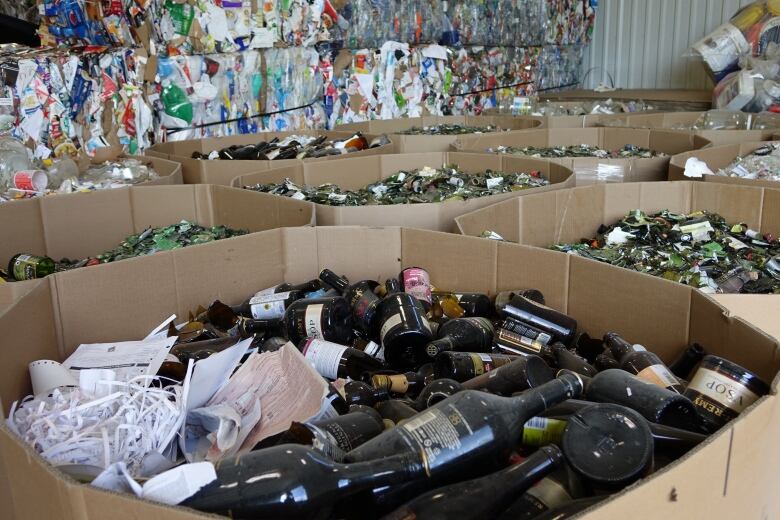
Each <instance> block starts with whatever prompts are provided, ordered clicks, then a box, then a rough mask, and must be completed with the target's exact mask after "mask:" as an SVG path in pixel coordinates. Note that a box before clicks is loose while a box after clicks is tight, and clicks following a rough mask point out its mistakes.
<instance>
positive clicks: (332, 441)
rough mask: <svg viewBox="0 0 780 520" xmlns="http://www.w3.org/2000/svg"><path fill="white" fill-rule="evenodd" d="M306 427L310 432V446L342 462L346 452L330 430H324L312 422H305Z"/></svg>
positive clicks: (333, 459) (331, 458)
mask: <svg viewBox="0 0 780 520" xmlns="http://www.w3.org/2000/svg"><path fill="white" fill-rule="evenodd" d="M306 428H308V429H309V431H311V433H312V441H311V446H312V448H314V449H315V450H317V451H319V452H320V453H322V454H324V455H325V456H327V457H328V458H329V459H330V460H332V461H335V462H343V461H344V456H345V455H346V452H345V451H344V450H342V449H341V448H340V447H339V446H340V444H339V442H338V439H336V437H335V436H334V435H333V433H332V432H330V431H325V430H323V429H322V428H318V427H317V426H314V425H313V424H307V425H306Z"/></svg>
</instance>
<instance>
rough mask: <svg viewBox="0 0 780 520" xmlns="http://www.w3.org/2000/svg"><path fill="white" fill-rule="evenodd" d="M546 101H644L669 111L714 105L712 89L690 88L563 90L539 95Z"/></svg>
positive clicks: (657, 108) (706, 108) (703, 108)
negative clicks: (600, 90) (603, 90)
mask: <svg viewBox="0 0 780 520" xmlns="http://www.w3.org/2000/svg"><path fill="white" fill-rule="evenodd" d="M539 99H542V100H545V101H598V100H607V99H613V100H620V101H644V102H646V103H649V104H650V105H653V106H654V107H655V109H656V110H659V111H668V112H681V111H701V110H709V109H710V107H711V106H712V90H690V89H622V88H621V89H616V90H609V91H605V92H598V91H595V90H579V89H578V90H561V91H558V92H546V93H543V94H542V95H540V96H539Z"/></svg>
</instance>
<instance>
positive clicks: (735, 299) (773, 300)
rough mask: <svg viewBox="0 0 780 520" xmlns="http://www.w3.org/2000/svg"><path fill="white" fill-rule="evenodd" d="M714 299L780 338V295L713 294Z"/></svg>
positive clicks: (734, 314)
mask: <svg viewBox="0 0 780 520" xmlns="http://www.w3.org/2000/svg"><path fill="white" fill-rule="evenodd" d="M711 297H712V299H713V300H715V301H716V302H718V303H719V304H721V305H723V306H724V307H725V308H726V309H728V311H729V312H730V313H731V314H732V315H733V316H739V317H740V318H742V319H744V320H745V321H747V322H749V323H751V324H752V325H755V326H756V327H757V328H759V329H761V330H763V331H764V332H766V333H767V334H769V335H770V336H772V337H773V338H776V339H780V320H778V319H777V317H778V316H780V295H774V294H771V295H768V294H713V295H712V296H711Z"/></svg>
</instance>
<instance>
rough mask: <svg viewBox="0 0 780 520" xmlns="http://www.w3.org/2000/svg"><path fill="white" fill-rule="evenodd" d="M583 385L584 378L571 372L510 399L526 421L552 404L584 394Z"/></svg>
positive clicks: (523, 420) (521, 417)
mask: <svg viewBox="0 0 780 520" xmlns="http://www.w3.org/2000/svg"><path fill="white" fill-rule="evenodd" d="M583 387H584V384H583V381H582V379H581V378H580V377H579V376H578V375H576V374H574V373H570V372H569V373H564V374H561V375H559V376H558V377H556V378H555V379H553V380H552V381H548V382H546V383H544V384H543V385H540V386H537V387H536V388H532V389H530V390H526V391H525V392H523V393H522V394H520V395H518V396H516V397H511V398H509V399H510V400H511V401H512V402H513V405H514V406H515V407H517V408H516V409H517V410H518V411H519V412H520V420H522V422H523V423H525V422H526V421H527V420H528V419H529V418H531V417H533V416H535V415H538V414H540V413H542V412H543V411H545V410H546V409H548V408H550V407H551V406H554V405H556V404H558V403H561V402H563V401H566V400H567V399H577V398H578V397H579V396H580V395H581V394H582V391H583Z"/></svg>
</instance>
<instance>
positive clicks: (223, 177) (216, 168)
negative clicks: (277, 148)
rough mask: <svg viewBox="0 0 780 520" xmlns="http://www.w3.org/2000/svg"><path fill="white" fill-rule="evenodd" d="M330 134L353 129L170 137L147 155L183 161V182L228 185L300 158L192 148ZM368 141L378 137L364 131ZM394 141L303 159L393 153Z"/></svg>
mask: <svg viewBox="0 0 780 520" xmlns="http://www.w3.org/2000/svg"><path fill="white" fill-rule="evenodd" d="M323 134H325V135H327V136H328V138H329V139H342V138H347V137H349V136H351V135H352V134H353V132H332V131H326V130H298V131H296V132H263V133H259V134H242V135H234V136H230V137H212V138H208V139H190V140H187V141H170V142H167V143H158V144H155V145H153V146H152V147H151V148H149V149H147V150H146V155H147V156H150V157H161V158H163V159H169V160H172V161H176V162H178V163H181V167H182V176H183V179H184V184H221V185H223V186H229V185H230V181H232V180H233V179H234V178H235V177H236V176H237V175H242V174H244V173H250V172H256V171H260V170H270V169H273V168H279V167H282V166H290V165H293V164H297V163H299V162H301V161H300V160H298V159H281V160H278V161H221V160H214V161H208V160H206V161H204V160H200V159H193V158H192V153H193V152H202V153H209V152H212V151H214V150H221V149H222V148H226V147H228V146H233V145H248V144H256V143H259V142H261V141H268V140H269V139H273V138H274V137H278V138H279V139H284V138H285V137H289V136H291V135H313V136H319V135H323ZM364 135H365V137H366V139H368V141H369V143H370V142H371V140H372V139H374V138H375V137H377V136H376V135H373V134H364ZM393 152H395V145H394V144H393V143H392V139H391V143H390V144H387V145H384V146H380V147H378V148H371V149H369V150H362V151H360V152H353V153H351V154H346V155H330V156H327V157H319V158H316V159H303V162H319V161H327V160H331V159H333V158H344V157H361V156H365V155H375V154H379V153H393Z"/></svg>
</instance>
